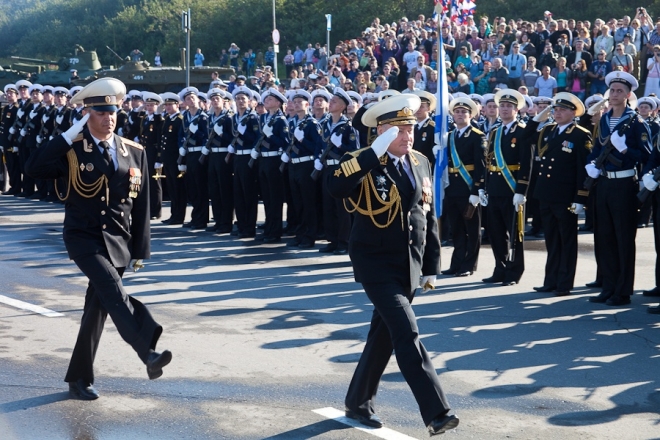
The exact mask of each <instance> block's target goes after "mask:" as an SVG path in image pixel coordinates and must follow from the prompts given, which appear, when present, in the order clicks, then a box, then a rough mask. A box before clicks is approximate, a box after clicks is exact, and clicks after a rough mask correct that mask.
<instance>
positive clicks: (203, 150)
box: [202, 147, 211, 156]
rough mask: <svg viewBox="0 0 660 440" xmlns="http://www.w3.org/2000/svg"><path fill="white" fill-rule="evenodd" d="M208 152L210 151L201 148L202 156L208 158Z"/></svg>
mask: <svg viewBox="0 0 660 440" xmlns="http://www.w3.org/2000/svg"><path fill="white" fill-rule="evenodd" d="M210 152H211V150H209V149H208V148H206V147H202V154H203V155H204V156H208V155H209V153H210Z"/></svg>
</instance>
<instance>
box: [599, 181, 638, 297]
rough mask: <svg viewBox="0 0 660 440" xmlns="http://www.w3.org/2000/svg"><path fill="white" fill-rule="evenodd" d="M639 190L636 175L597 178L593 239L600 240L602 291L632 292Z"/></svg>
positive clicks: (623, 295) (626, 293) (620, 295)
mask: <svg viewBox="0 0 660 440" xmlns="http://www.w3.org/2000/svg"><path fill="white" fill-rule="evenodd" d="M637 189H638V187H637V182H635V179H634V178H633V177H630V178H625V179H608V178H606V177H600V178H599V179H598V191H597V192H596V203H595V204H596V219H595V221H596V223H595V230H594V241H595V242H597V243H598V245H597V252H598V253H599V255H600V257H599V258H598V270H599V271H600V273H601V274H602V276H603V291H604V292H608V293H611V294H612V295H613V296H619V297H626V296H630V295H632V294H633V284H634V282H635V237H636V236H637V204H638V203H639V202H638V200H637Z"/></svg>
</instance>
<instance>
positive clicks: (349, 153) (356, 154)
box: [347, 147, 371, 157]
mask: <svg viewBox="0 0 660 440" xmlns="http://www.w3.org/2000/svg"><path fill="white" fill-rule="evenodd" d="M369 149H371V147H364V148H360V149H359V150H355V151H349V152H348V153H347V154H348V155H350V156H352V157H358V156H359V155H360V154H362V153H364V152H365V151H367V150H369Z"/></svg>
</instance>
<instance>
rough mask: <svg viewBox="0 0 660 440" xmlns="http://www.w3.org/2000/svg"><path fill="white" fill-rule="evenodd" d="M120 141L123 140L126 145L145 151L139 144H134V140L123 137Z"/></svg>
mask: <svg viewBox="0 0 660 440" xmlns="http://www.w3.org/2000/svg"><path fill="white" fill-rule="evenodd" d="M120 139H121V142H122V143H123V144H125V145H130V146H131V147H133V148H137V149H138V150H144V147H143V146H142V145H140V144H138V143H137V142H133V141H132V140H130V139H126V138H123V137H120Z"/></svg>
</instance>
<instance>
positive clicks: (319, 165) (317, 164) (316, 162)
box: [314, 159, 323, 171]
mask: <svg viewBox="0 0 660 440" xmlns="http://www.w3.org/2000/svg"><path fill="white" fill-rule="evenodd" d="M314 168H316V169H317V170H319V171H321V170H322V169H323V163H322V162H321V160H320V159H314Z"/></svg>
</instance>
